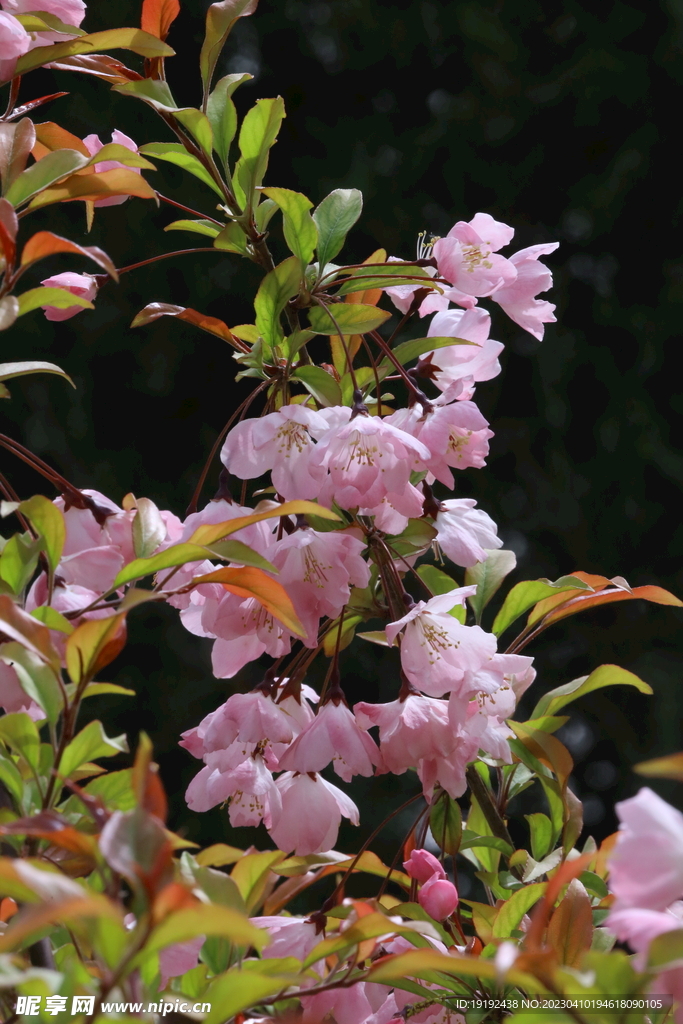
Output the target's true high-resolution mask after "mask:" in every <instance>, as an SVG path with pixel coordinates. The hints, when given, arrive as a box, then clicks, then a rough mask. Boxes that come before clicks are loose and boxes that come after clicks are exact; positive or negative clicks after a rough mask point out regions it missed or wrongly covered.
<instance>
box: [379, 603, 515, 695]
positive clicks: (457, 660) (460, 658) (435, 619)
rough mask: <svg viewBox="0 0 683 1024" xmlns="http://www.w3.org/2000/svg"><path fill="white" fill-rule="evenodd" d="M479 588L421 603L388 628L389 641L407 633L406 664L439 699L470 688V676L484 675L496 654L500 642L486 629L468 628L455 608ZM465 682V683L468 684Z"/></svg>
mask: <svg viewBox="0 0 683 1024" xmlns="http://www.w3.org/2000/svg"><path fill="white" fill-rule="evenodd" d="M474 590H475V588H473V587H460V588H459V589H456V590H451V591H450V592H449V593H448V594H440V595H439V596H437V597H433V598H431V600H429V601H426V602H425V601H419V602H418V603H417V604H416V605H415V606H414V607H413V608H411V610H410V611H409V612H408V613H407V614H406V615H404V616H403V618H401V619H398V621H396V622H392V623H390V624H389V625H388V626H387V628H386V635H387V639H388V640H389V642H391V641H393V640H394V638H395V637H396V636H397V635H398V634H399V633H400V632H401V631H403V639H402V642H401V665H402V666H403V671H404V672H405V674H406V676H407V677H408V679H409V680H410V682H411V683H412V684H413V686H415V687H416V688H417V689H419V690H422V691H423V692H424V693H428V694H430V695H431V696H433V697H440V696H442V695H443V694H444V693H450V692H451V691H452V690H456V691H457V692H458V693H460V694H464V693H466V692H468V691H469V690H470V686H471V683H470V684H469V685H468V682H467V680H466V674H467V673H472V672H476V671H478V669H479V668H481V667H482V666H483V665H485V664H486V662H487V661H489V660H490V659H491V658H492V657H493V655H494V654H495V653H496V638H495V637H494V636H493V634H492V633H485V632H484V630H483V629H481V627H480V626H464V625H463V624H462V623H460V622H458V620H457V619H455V618H454V617H453V616H452V615H450V614H449V613H450V611H451V609H453V608H454V607H455V606H456V605H457V604H464V601H465V598H466V597H469V596H470V595H471V594H472V593H473V592H474ZM463 681H464V684H463Z"/></svg>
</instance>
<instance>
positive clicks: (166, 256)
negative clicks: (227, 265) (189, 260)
mask: <svg viewBox="0 0 683 1024" xmlns="http://www.w3.org/2000/svg"><path fill="white" fill-rule="evenodd" d="M194 252H212V253H214V255H215V254H216V253H218V254H220V249H213V248H204V247H203V246H201V247H199V248H197V249H176V250H175V252H162V253H160V254H159V255H158V256H151V257H150V258H149V259H148V260H140V262H139V263H131V264H130V265H129V266H127V267H119V269H118V270H117V274H119V275H120V274H127V273H128V271H129V270H137V269H138V267H146V266H147V265H148V264H150V263H158V262H159V260H167V259H170V257H171V256H187V255H189V254H190V253H194Z"/></svg>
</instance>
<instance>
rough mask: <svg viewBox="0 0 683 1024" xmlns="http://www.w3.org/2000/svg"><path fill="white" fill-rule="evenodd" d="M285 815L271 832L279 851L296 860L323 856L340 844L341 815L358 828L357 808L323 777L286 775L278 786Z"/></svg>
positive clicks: (270, 829) (278, 780) (288, 773)
mask: <svg viewBox="0 0 683 1024" xmlns="http://www.w3.org/2000/svg"><path fill="white" fill-rule="evenodd" d="M276 786H277V788H278V789H279V791H280V796H281V798H282V814H281V815H280V818H279V820H278V822H277V823H276V824H275V825H273V826H272V827H271V828H269V829H268V831H269V833H270V837H271V839H272V840H273V842H274V843H275V845H276V846H277V848H278V849H279V850H284V851H286V852H293V853H294V854H296V855H297V856H306V855H307V854H309V853H324V852H325V851H326V850H331V849H332V848H333V847H334V845H335V843H336V842H337V834H338V832H339V825H340V824H341V819H342V815H343V816H344V817H345V818H348V819H349V820H350V821H351V823H352V824H353V825H357V824H358V808H357V807H356V805H355V804H354V802H353V801H352V800H351V799H350V798H349V797H348V796H347V795H346V794H345V793H342V791H341V790H340V789H337V787H336V786H333V785H332V784H331V783H330V782H327V781H326V780H325V779H323V778H322V776H321V775H296V774H294V773H293V772H285V773H284V774H283V775H281V776H280V777H279V778H278V779H277V782H276Z"/></svg>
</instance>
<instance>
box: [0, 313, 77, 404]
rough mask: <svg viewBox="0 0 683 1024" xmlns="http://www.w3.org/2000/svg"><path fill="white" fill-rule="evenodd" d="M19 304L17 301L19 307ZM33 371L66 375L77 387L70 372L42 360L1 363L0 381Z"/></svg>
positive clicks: (73, 386)
mask: <svg viewBox="0 0 683 1024" xmlns="http://www.w3.org/2000/svg"><path fill="white" fill-rule="evenodd" d="M15 301H16V300H15ZM18 305H19V304H18V303H17V307H18ZM17 315H18V314H17ZM31 373H54V374H56V375H57V376H58V377H64V379H65V380H68V382H69V384H70V385H71V387H72V388H75V387H76V385H75V384H74V382H73V381H72V379H71V377H70V376H69V374H68V373H64V370H61V369H60V368H59V366H55V364H54V363H44V362H41V361H40V360H29V361H27V362H22V363H0V381H3V380H11V379H12V377H26V376H27V375H28V374H31ZM5 391H6V392H7V394H5V395H2V396H0V397H5V398H6V397H8V395H9V392H8V391H7V389H6V388H5Z"/></svg>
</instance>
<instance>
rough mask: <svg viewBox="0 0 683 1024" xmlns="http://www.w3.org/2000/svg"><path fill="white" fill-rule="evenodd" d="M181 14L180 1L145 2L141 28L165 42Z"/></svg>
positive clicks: (159, 0) (145, 0)
mask: <svg viewBox="0 0 683 1024" xmlns="http://www.w3.org/2000/svg"><path fill="white" fill-rule="evenodd" d="M179 14H180V4H179V2H178V0H143V4H142V20H141V22H140V28H141V29H142V30H143V31H144V32H149V34H150V35H152V36H156V37H157V39H161V40H162V42H163V40H164V39H165V38H166V36H167V35H168V32H169V29H170V27H171V25H172V24H173V22H174V21H175V20H176V18H177V17H178V15H179Z"/></svg>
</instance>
